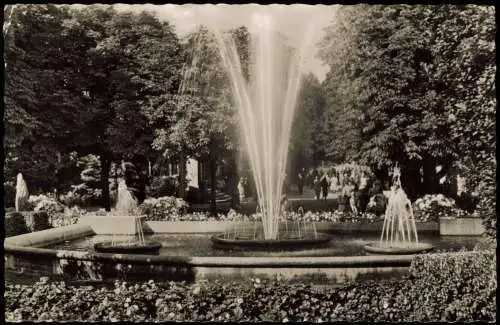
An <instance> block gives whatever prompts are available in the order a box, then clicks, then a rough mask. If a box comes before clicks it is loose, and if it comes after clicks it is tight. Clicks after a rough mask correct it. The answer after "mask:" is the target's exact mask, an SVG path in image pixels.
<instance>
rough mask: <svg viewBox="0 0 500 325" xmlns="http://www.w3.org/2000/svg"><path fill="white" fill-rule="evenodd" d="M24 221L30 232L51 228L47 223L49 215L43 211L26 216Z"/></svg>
mask: <svg viewBox="0 0 500 325" xmlns="http://www.w3.org/2000/svg"><path fill="white" fill-rule="evenodd" d="M25 220H26V224H27V226H28V229H29V231H31V232H33V231H40V230H45V229H49V228H51V226H50V223H49V215H48V214H47V212H45V211H39V212H35V213H29V214H26V215H25Z"/></svg>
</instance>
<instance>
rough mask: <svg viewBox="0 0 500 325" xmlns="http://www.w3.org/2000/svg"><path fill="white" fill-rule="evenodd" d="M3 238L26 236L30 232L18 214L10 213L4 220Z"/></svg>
mask: <svg viewBox="0 0 500 325" xmlns="http://www.w3.org/2000/svg"><path fill="white" fill-rule="evenodd" d="M4 227H5V237H11V236H17V235H22V234H27V233H29V232H30V230H29V229H28V225H27V224H26V220H25V218H24V216H23V215H22V214H21V213H19V212H12V213H9V214H6V215H5V218H4Z"/></svg>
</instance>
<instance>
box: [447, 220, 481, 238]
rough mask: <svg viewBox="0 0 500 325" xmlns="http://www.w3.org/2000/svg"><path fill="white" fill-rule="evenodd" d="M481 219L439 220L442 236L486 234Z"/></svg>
mask: <svg viewBox="0 0 500 325" xmlns="http://www.w3.org/2000/svg"><path fill="white" fill-rule="evenodd" d="M484 231H485V229H484V226H483V220H482V219H481V218H454V217H442V218H439V234H440V235H445V236H446V235H457V236H479V235H482V234H483V233H484Z"/></svg>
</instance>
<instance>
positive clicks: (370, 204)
mask: <svg viewBox="0 0 500 325" xmlns="http://www.w3.org/2000/svg"><path fill="white" fill-rule="evenodd" d="M306 185H310V186H311V187H312V188H313V189H314V193H315V197H316V199H317V200H320V199H323V200H326V199H327V197H328V194H329V193H334V194H336V195H337V199H338V201H339V210H341V211H345V210H347V209H350V210H351V211H352V212H353V213H354V214H356V215H357V214H358V213H359V212H365V211H368V212H373V213H376V214H379V213H382V212H383V211H384V210H385V204H386V202H385V201H386V198H385V197H384V194H383V187H382V185H381V183H380V182H379V181H376V180H374V178H373V175H371V174H370V172H369V171H366V170H364V169H361V168H338V169H337V168H329V169H326V170H325V169H324V170H319V169H311V170H310V171H309V172H306V170H305V168H302V169H301V170H300V171H299V172H298V174H297V187H298V190H299V194H302V193H303V191H304V187H305V186H306Z"/></svg>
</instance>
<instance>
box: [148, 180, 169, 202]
mask: <svg viewBox="0 0 500 325" xmlns="http://www.w3.org/2000/svg"><path fill="white" fill-rule="evenodd" d="M175 191H176V186H175V183H174V181H173V180H172V179H171V178H169V177H165V176H162V177H154V178H153V179H152V180H151V182H150V184H149V186H148V187H147V189H146V194H147V196H148V197H155V198H157V197H164V196H174V194H175Z"/></svg>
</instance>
